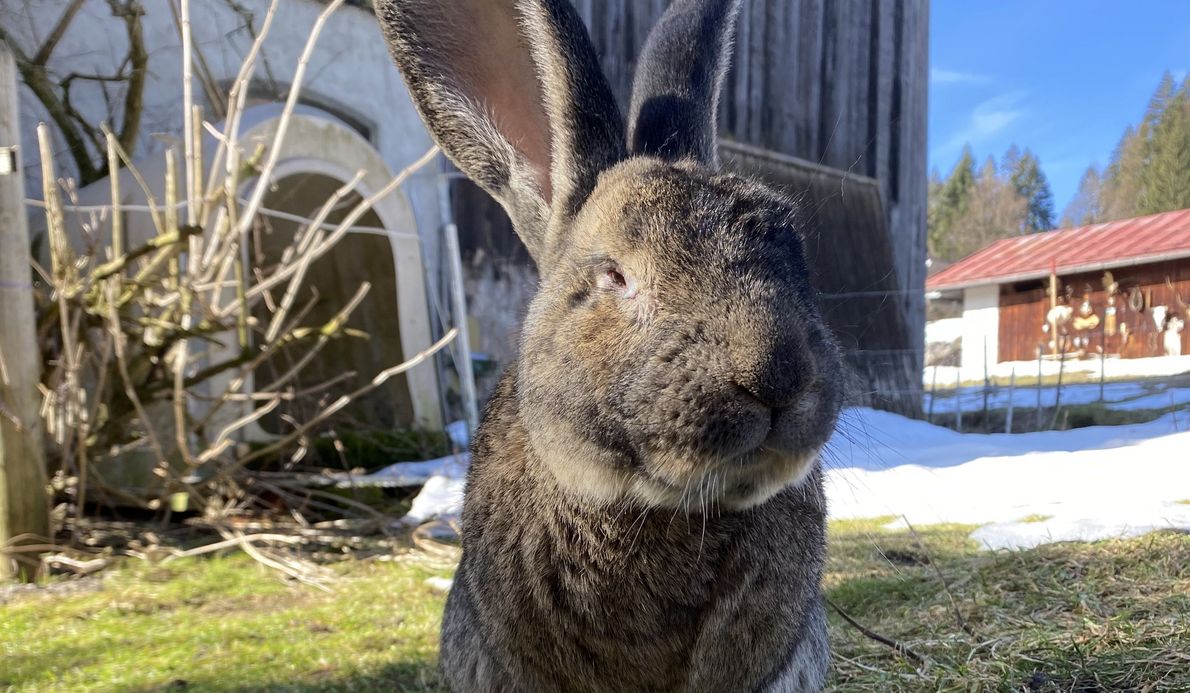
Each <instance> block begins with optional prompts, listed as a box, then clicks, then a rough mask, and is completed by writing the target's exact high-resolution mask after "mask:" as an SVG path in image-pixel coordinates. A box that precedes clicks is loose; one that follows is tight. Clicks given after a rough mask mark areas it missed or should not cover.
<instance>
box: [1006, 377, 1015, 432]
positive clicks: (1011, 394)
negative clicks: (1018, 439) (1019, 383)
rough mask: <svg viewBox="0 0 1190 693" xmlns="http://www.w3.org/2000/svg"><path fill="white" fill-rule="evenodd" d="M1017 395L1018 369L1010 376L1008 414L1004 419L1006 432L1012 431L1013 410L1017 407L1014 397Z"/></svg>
mask: <svg viewBox="0 0 1190 693" xmlns="http://www.w3.org/2000/svg"><path fill="white" fill-rule="evenodd" d="M1014 397H1016V369H1015V368H1013V369H1012V374H1011V375H1009V376H1008V416H1006V417H1005V419H1004V432H1005V433H1012V410H1013V409H1014V408H1015V406H1014V405H1015V402H1014V401H1013V398H1014Z"/></svg>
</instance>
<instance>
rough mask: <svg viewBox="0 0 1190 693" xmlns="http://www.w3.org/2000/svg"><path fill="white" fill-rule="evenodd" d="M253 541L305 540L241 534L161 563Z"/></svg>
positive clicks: (170, 557) (175, 554)
mask: <svg viewBox="0 0 1190 693" xmlns="http://www.w3.org/2000/svg"><path fill="white" fill-rule="evenodd" d="M254 541H263V542H276V543H281V544H301V543H303V542H304V541H305V540H304V539H303V538H301V537H295V536H291V535H289V534H243V535H240V536H237V537H233V538H231V539H224V540H223V541H217V542H215V543H214V544H207V545H205V546H199V547H197V548H193V549H187V550H185V551H179V552H177V553H174V554H171V555H169V556H167V557H166V558H165V559H164V560H162V561H161V562H162V563H168V562H170V561H173V560H177V559H179V558H192V557H194V556H205V555H206V554H208V553H215V552H217V551H222V550H223V549H230V548H239V547H240V546H241V545H243V544H246V543H250V542H254Z"/></svg>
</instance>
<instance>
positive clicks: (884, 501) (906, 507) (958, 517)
mask: <svg viewBox="0 0 1190 693" xmlns="http://www.w3.org/2000/svg"><path fill="white" fill-rule="evenodd" d="M1186 418H1187V417H1185V415H1182V417H1181V418H1178V417H1177V416H1176V415H1175V414H1168V415H1166V416H1164V417H1162V418H1160V419H1158V420H1156V421H1152V422H1149V423H1145V424H1137V425H1131V426H1100V427H1093V428H1082V429H1075V430H1071V431H1046V432H1041V433H1021V434H1011V435H1009V434H991V435H984V434H960V433H956V432H954V431H952V430H950V429H946V428H942V427H938V426H932V425H930V424H928V423H925V422H922V421H914V420H910V419H906V418H904V417H901V416H897V415H895V414H890V413H887V412H881V411H875V410H872V409H851V410H848V411H847V412H845V414H844V416H843V419H842V420H841V421H840V425H839V429H838V431H837V433H836V435H835V436H834V438H832V439H831V442H830V443H829V444H828V445H827V449H826V451H825V452H824V462H825V463H826V468H827V473H826V485H827V496H828V498H829V503H830V504H829V509H830V515H831V517H833V518H836V519H840V518H870V517H878V516H882V515H893V516H896V517H902V516H903V517H904V519H905V520H908V522H910V523H912V524H914V525H924V524H930V523H937V522H959V523H965V524H979V525H982V526H981V527H980V528H979V529H978V530H976V531H975V533H974V534H973V535H972V536H973V538H974V539H976V540H977V541H979V542H980V543H981V544H982V545H983V546H985V547H986V548H991V549H997V548H1020V547H1028V546H1036V545H1038V544H1043V543H1048V542H1053V541H1066V540H1082V541H1092V540H1096V539H1105V538H1110V537H1122V536H1135V535H1139V534H1144V533H1146V532H1149V531H1152V530H1154V529H1161V528H1180V529H1185V530H1190V504H1187V503H1184V502H1179V501H1186V500H1190V452H1188V451H1190V431H1187V430H1186V427H1187V424H1188V423H1190V421H1186ZM1026 520H1030V521H1026Z"/></svg>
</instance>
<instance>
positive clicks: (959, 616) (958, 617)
mask: <svg viewBox="0 0 1190 693" xmlns="http://www.w3.org/2000/svg"><path fill="white" fill-rule="evenodd" d="M901 519H902V520H904V521H905V526H906V527H908V528H909V532H910V533H912V534H913V539H914V540H915V541H916V542H917V545H918V547H919V548H921V550H922V553H924V554H925V555H926V559H927V560H926V562H927V563H929V564H930V567H931V568H933V569H934V573H935V574H936V575H937V576H938V581H939V582H941V583H942V590H943V591H944V592H946V598H947V599H948V600H950V608H951V610H952V611H954V618H955V621H956V622H957V623H958V624H959V628H962V629H963V631H964V632H966V633H967V635H970V636H971V637H973V638H974V637H976V636H975V630H974V629H972V628H971V626H969V625H968V624H967V621H966V620H965V619H964V618H963V612H961V611H959V604H958V602H957V601H955V598H954V594H953V593H952V592H951V591H950V584H949V583H948V582H947V581H946V576H944V575H943V574H942V569H941V568H939V567H938V562H937V561H935V560H934V559H933V557H932V556H930V551H929V549H927V548H926V545H925V542H923V541H922V540H921V535H919V534H918V533H917V530H916V529H914V528H913V525H912V524H910V522H909V518H907V517H905V516H904V515H901Z"/></svg>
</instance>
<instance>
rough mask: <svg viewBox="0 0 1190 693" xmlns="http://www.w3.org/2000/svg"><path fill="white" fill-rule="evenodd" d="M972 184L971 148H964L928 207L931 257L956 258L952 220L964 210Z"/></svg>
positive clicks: (959, 216)
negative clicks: (953, 246)
mask: <svg viewBox="0 0 1190 693" xmlns="http://www.w3.org/2000/svg"><path fill="white" fill-rule="evenodd" d="M974 187H975V156H974V155H973V154H972V153H971V148H970V147H963V153H962V155H961V156H959V160H958V162H956V163H955V165H954V168H953V169H951V171H950V175H949V176H947V177H946V180H945V181H944V182H942V183H941V185H939V186H938V187H937V195H936V197H935V201H934V202H933V203H931V204H930V205H928V207H927V209H928V212H929V214H928V216H929V218H928V219H927V231H928V241H929V250H930V254H931V255H932V256H934V257H939V258H944V259H955V256H954V249H953V248H952V247H950V240H951V236H952V235H953V230H954V227H955V223H956V222H957V221H958V220H959V218H961V217H962V216H963V214H964V213H965V212H966V210H967V203H968V201H969V199H970V197H971V191H972V190H973V189H974Z"/></svg>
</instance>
